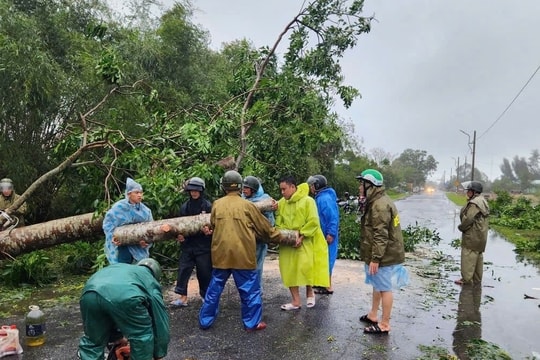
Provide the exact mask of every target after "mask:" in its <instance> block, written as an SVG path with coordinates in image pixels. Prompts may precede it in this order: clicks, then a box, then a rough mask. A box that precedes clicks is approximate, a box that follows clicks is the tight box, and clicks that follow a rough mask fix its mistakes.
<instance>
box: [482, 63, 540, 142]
mask: <svg viewBox="0 0 540 360" xmlns="http://www.w3.org/2000/svg"><path fill="white" fill-rule="evenodd" d="M538 70H540V65H538V67H537V68H536V70H534V72H533V74H532V75H531V77H529V80H527V82H526V83H525V85H523V87H522V88H521V90H519V92H518V93H517V95H516V96H514V98H513V99H512V101H511V102H510V104H508V106H507V107H506V109H504V111H503V112H502V113H501V115H499V117H497V119H496V120H495V121H494V122H493V124H491V125H490V126H489V127H488V128H487V129H486V131H484V132H483V133H482V134H481V135H480V136H479V137H478V139H480V138H481V137H482V136H484V135H485V134H486V133H487V132H488V131H489V130H491V128H492V127H493V126H495V124H496V123H497V122H498V121H499V120H500V119H501V118H502V117H503V116H504V114H506V112H507V111H508V109H510V107H511V106H512V104H513V103H514V102H515V101H516V100H517V98H518V97H519V96H520V95H521V93H522V92H523V90H525V88H526V87H527V85H529V83H530V82H531V80H532V79H533V78H534V76H535V75H536V73H537V72H538Z"/></svg>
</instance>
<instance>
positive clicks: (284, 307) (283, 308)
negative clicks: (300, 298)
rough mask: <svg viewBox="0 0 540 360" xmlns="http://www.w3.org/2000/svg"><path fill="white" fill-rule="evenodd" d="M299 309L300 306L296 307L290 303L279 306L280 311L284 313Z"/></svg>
mask: <svg viewBox="0 0 540 360" xmlns="http://www.w3.org/2000/svg"><path fill="white" fill-rule="evenodd" d="M300 308H301V306H296V305H293V304H291V303H288V304H283V305H281V310H285V311H291V310H298V309H300Z"/></svg>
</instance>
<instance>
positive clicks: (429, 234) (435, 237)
mask: <svg viewBox="0 0 540 360" xmlns="http://www.w3.org/2000/svg"><path fill="white" fill-rule="evenodd" d="M440 241H441V237H440V236H439V233H438V232H437V230H430V229H428V228H427V227H423V226H420V225H418V222H416V224H415V225H414V226H413V225H410V224H409V225H408V226H407V228H405V229H404V230H403V242H404V243H405V251H406V252H413V251H414V250H415V249H416V245H418V244H420V243H427V244H431V245H438V244H439V242H440Z"/></svg>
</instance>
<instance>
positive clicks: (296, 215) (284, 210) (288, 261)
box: [276, 176, 330, 311]
mask: <svg viewBox="0 0 540 360" xmlns="http://www.w3.org/2000/svg"><path fill="white" fill-rule="evenodd" d="M279 188H280V191H281V195H283V197H282V198H281V199H280V200H279V201H278V203H277V210H276V227H278V228H281V229H290V230H297V231H299V232H300V236H301V238H302V243H301V245H300V246H299V247H293V246H286V245H280V246H279V270H280V272H281V279H282V281H283V284H284V285H285V286H286V287H288V288H289V290H290V292H291V296H292V300H291V302H290V303H288V304H283V305H281V309H282V310H285V311H290V310H298V309H300V308H301V307H302V303H301V299H300V288H299V287H300V286H305V287H306V306H307V307H308V308H312V307H314V306H315V294H314V292H313V286H321V287H325V288H326V287H328V286H329V285H330V284H329V278H328V273H329V267H328V266H329V265H328V245H327V244H326V239H325V238H324V235H323V232H322V230H321V225H320V222H319V215H318V213H317V204H316V203H315V200H314V199H313V198H311V197H310V196H309V185H308V184H307V183H302V184H300V185H298V186H296V180H295V178H294V177H293V176H286V177H283V178H282V179H280V181H279Z"/></svg>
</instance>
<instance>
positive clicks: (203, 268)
mask: <svg viewBox="0 0 540 360" xmlns="http://www.w3.org/2000/svg"><path fill="white" fill-rule="evenodd" d="M205 187H206V183H205V182H204V180H203V179H201V178H200V177H196V176H195V177H192V178H190V179H189V180H187V181H186V183H185V184H184V191H185V192H187V193H189V200H187V201H186V202H184V203H183V204H182V206H181V207H180V213H179V214H178V216H179V217H184V216H193V215H199V214H210V212H211V211H212V203H211V202H210V201H208V200H207V199H205V198H204V197H203V193H204V190H205ZM176 239H177V241H178V242H179V243H180V257H179V260H178V276H177V278H176V286H175V287H174V292H175V293H176V294H178V295H180V296H179V297H178V298H177V299H175V300H173V301H172V303H171V305H173V306H177V307H184V306H188V301H187V300H188V297H187V290H188V283H189V279H190V277H191V274H192V273H193V269H194V268H196V271H197V281H198V282H199V295H201V297H202V298H203V299H204V297H205V296H206V289H208V284H209V283H210V278H211V277H212V256H211V246H212V236H211V235H205V234H204V233H202V232H199V233H197V234H194V235H191V236H187V235H186V236H184V234H178V235H177V236H176Z"/></svg>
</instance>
